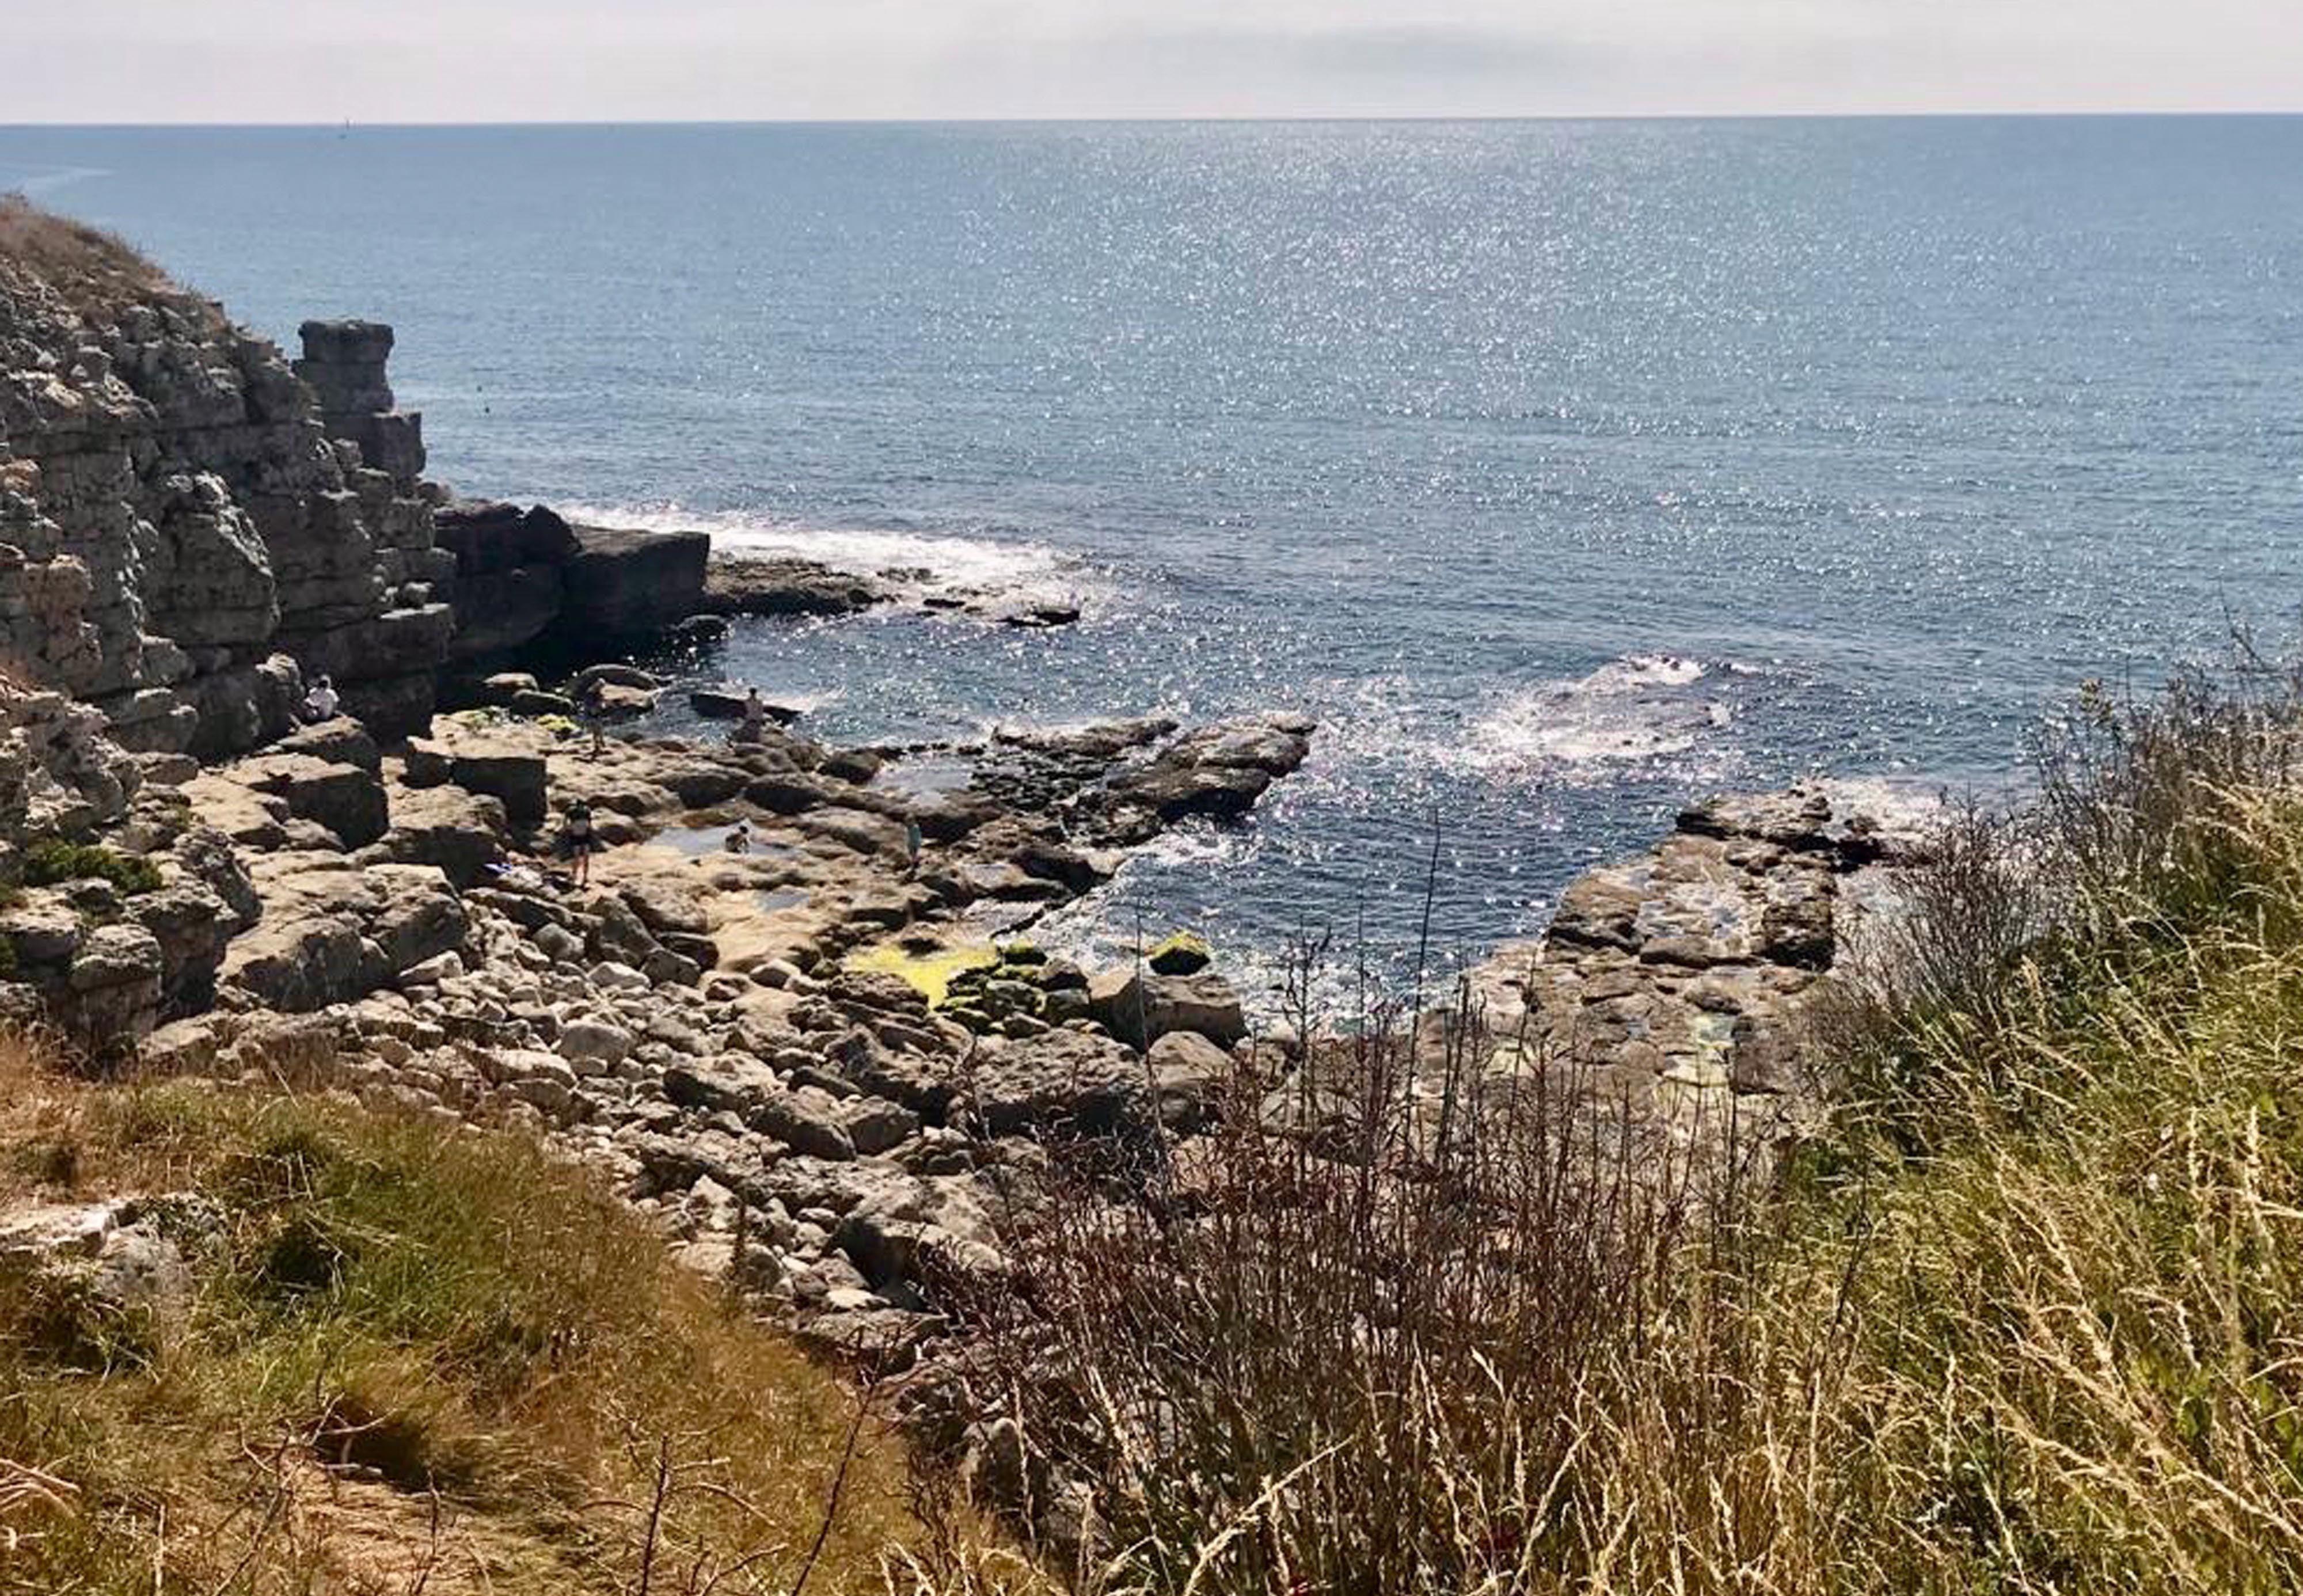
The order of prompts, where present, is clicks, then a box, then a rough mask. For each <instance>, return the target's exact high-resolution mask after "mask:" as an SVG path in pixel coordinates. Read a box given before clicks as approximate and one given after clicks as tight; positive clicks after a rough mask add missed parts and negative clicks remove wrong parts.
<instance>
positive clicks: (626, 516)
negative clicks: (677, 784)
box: [561, 504, 1118, 616]
mask: <svg viewBox="0 0 2303 1596" xmlns="http://www.w3.org/2000/svg"><path fill="white" fill-rule="evenodd" d="M561 513H562V514H564V515H566V516H567V517H568V518H569V519H570V520H576V521H583V522H588V523H592V524H595V525H599V526H606V527H632V528H638V529H639V530H641V531H645V532H709V533H710V534H711V535H712V545H713V548H714V549H716V550H719V551H721V552H722V553H736V554H778V555H786V556H789V557H790V558H793V559H799V560H813V561H815V562H817V563H819V564H822V565H828V566H830V567H831V568H832V569H833V570H847V571H854V572H856V573H857V574H858V575H861V576H874V577H882V578H887V579H889V580H891V581H893V582H894V583H895V584H896V585H897V586H898V587H901V588H903V589H904V590H906V591H907V592H909V593H911V594H913V595H915V596H918V597H922V598H926V597H941V598H956V599H963V600H965V599H980V600H982V601H984V602H985V603H986V604H987V605H988V606H989V607H990V608H992V609H994V610H1001V609H1008V608H1018V609H1020V608H1028V607H1030V606H1033V605H1039V604H1056V605H1067V606H1070V607H1072V608H1076V609H1077V610H1079V611H1080V612H1081V613H1082V614H1083V615H1087V616H1093V615H1098V614H1101V613H1103V612H1106V611H1108V610H1109V607H1110V606H1111V604H1113V602H1114V601H1115V600H1116V598H1117V596H1118V593H1117V589H1116V588H1115V587H1114V586H1113V585H1112V583H1111V581H1110V580H1109V578H1108V577H1107V576H1106V575H1105V574H1104V573H1103V572H1101V571H1099V570H1096V569H1095V568H1094V567H1092V566H1091V565H1089V564H1088V563H1087V562H1085V561H1084V560H1082V559H1080V558H1079V557H1078V556H1077V555H1075V554H1069V553H1065V552H1063V551H1062V550H1060V549H1054V548H1050V547H1049V546H1048V545H1045V544H1040V543H1024V542H1017V543H1009V542H1004V541H1001V540H999V539H995V538H988V537H963V536H957V535H946V534H941V533H924V532H901V531H893V530H875V529H848V528H823V527H805V526H798V525H794V524H789V523H784V522H780V521H775V520H771V519H767V518H765V517H763V516H758V515H748V514H746V513H744V512H742V511H693V510H683V509H681V508H680V507H679V505H678V504H654V505H631V504H571V505H567V506H563V507H562V509H561Z"/></svg>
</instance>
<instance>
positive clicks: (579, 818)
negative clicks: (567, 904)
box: [560, 798, 600, 887]
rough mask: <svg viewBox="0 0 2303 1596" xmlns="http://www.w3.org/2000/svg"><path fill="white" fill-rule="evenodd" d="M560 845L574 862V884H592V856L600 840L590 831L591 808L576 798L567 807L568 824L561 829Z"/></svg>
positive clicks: (583, 885)
mask: <svg viewBox="0 0 2303 1596" xmlns="http://www.w3.org/2000/svg"><path fill="white" fill-rule="evenodd" d="M560 840H561V846H562V847H564V848H565V849H567V850H568V857H569V859H570V860H572V861H573V862H574V867H575V873H576V884H577V885H578V886H579V887H588V886H590V885H591V884H592V855H593V854H594V852H595V851H596V850H597V849H598V848H599V846H600V839H599V836H598V834H597V833H596V832H594V831H593V830H592V806H591V805H589V804H587V803H586V802H585V801H584V800H583V799H582V798H578V799H577V800H576V801H575V802H574V803H572V804H570V805H569V806H568V822H567V823H566V824H565V825H564V826H562V827H561V832H560Z"/></svg>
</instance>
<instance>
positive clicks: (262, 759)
mask: <svg viewBox="0 0 2303 1596" xmlns="http://www.w3.org/2000/svg"><path fill="white" fill-rule="evenodd" d="M368 752H369V753H370V754H371V755H372V754H373V753H374V752H375V746H374V744H372V743H371V744H370V745H369V747H368ZM226 774H228V775H229V776H230V777H231V779H232V780H233V781H238V782H240V784H241V785H243V786H245V787H247V788H249V790H252V791H256V792H261V793H266V794H269V795H270V796H272V797H274V798H283V799H284V800H286V802H287V805H288V813H289V814H290V815H293V816H295V817H296V818H297V819H299V820H308V821H311V822H313V823H316V824H318V825H321V826H324V827H325V828H326V829H327V830H328V831H329V832H333V834H334V835H335V837H336V839H337V840H339V841H341V842H342V844H343V845H344V846H345V847H346V848H360V847H363V846H365V845H367V843H370V842H373V841H375V840H376V839H377V838H379V837H381V836H383V835H384V832H385V830H386V829H387V828H388V827H389V826H390V825H391V823H392V817H391V808H390V806H389V804H388V802H387V801H386V799H385V798H384V781H383V779H382V778H381V777H379V776H378V775H377V774H376V771H375V767H374V766H364V765H359V764H332V763H330V762H329V761H327V760H325V759H321V758H318V757H316V756H312V755H309V754H265V755H259V756H257V757H255V758H253V759H243V760H241V761H240V763H239V764H236V765H233V766H232V767H231V768H230V769H229V770H228V771H227V772H226Z"/></svg>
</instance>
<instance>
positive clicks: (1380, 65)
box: [0, 0, 2303, 122]
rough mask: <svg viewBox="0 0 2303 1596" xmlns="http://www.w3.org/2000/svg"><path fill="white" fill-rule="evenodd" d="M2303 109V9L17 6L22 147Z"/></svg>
mask: <svg viewBox="0 0 2303 1596" xmlns="http://www.w3.org/2000/svg"><path fill="white" fill-rule="evenodd" d="M1953 110H2303V0H0V122H281V121H301V122H313V121H338V120H342V119H344V118H350V119H353V120H355V121H361V122H384V121H401V122H488V121H537V120H578V121H591V120H599V121H617V120H642V119H668V118H669V119H707V120H718V119H727V120H742V119H773V118H785V117H887V116H894V117H932V116H1175V115H1234V114H1242V115H1246V114H1253V115H1323V114H1332V115H1377V114H1398V115H1439V114H1462V115H1513V114H1528V115H1542V114H1594V113H1597V114H1617V113H1626V114H1638V113H1690V114H1699V113H1717V112H1777V111H1789V112H1800V111H1953Z"/></svg>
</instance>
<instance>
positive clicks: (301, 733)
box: [271, 715, 384, 771]
mask: <svg viewBox="0 0 2303 1596" xmlns="http://www.w3.org/2000/svg"><path fill="white" fill-rule="evenodd" d="M271 752H273V753H275V754H308V755H309V756H312V757H313V758H315V759H322V760H325V761H326V762H327V763H329V764H354V765H358V766H359V768H360V769H362V770H364V771H380V770H382V769H383V768H384V756H383V755H382V754H381V753H380V752H379V751H378V750H377V748H376V746H375V737H374V736H373V735H372V734H370V732H369V731H368V729H367V727H365V726H363V725H361V724H360V723H359V722H358V721H355V720H353V719H352V718H351V717H350V715H337V716H335V717H334V718H333V719H332V720H326V721H321V722H317V723H316V724H314V725H309V726H299V727H298V728H297V729H296V730H293V731H291V732H290V733H289V734H288V735H287V736H286V737H283V738H282V739H280V740H279V741H278V742H276V743H274V745H273V746H272V748H271Z"/></svg>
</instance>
